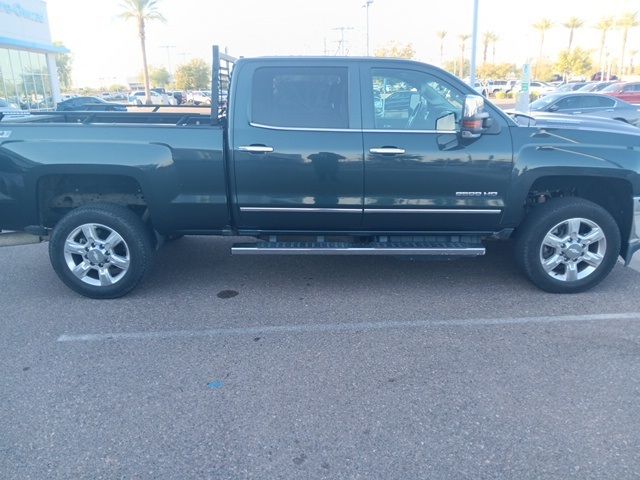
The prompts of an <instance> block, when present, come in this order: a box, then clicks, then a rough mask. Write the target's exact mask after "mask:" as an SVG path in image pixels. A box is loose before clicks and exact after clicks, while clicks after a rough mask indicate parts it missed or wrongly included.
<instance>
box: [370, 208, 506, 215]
mask: <svg viewBox="0 0 640 480" xmlns="http://www.w3.org/2000/svg"><path fill="white" fill-rule="evenodd" d="M364 213H480V214H489V215H497V214H499V213H502V210H501V209H492V208H365V209H364Z"/></svg>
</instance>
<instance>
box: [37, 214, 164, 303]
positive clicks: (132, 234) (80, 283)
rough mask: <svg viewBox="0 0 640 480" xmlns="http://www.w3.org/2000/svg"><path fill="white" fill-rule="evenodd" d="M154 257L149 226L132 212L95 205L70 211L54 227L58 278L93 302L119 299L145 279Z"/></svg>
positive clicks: (53, 258)
mask: <svg viewBox="0 0 640 480" xmlns="http://www.w3.org/2000/svg"><path fill="white" fill-rule="evenodd" d="M152 257H153V245H152V241H151V235H150V233H149V230H148V228H147V226H146V225H145V224H144V223H143V222H142V220H141V219H140V218H139V217H138V216H137V215H136V214H135V213H133V212H132V211H131V210H129V209H128V208H126V207H122V206H118V205H112V204H92V205H87V206H84V207H79V208H76V209H74V210H72V211H71V212H69V213H68V214H67V215H66V216H65V217H64V218H62V220H60V222H58V224H57V225H56V226H55V228H54V229H53V233H52V235H51V240H50V242H49V258H50V259H51V264H52V265H53V269H54V270H55V272H56V273H57V274H58V277H60V279H61V280H62V281H63V282H64V283H65V285H67V286H68V287H69V288H71V289H72V290H75V291H76V292H78V293H80V294H81V295H84V296H86V297H91V298H100V299H104V298H117V297H121V296H123V295H125V294H127V293H129V292H130V291H131V290H132V289H133V288H134V287H135V286H136V285H137V284H138V283H139V282H140V280H142V277H143V276H144V274H145V272H146V271H147V270H148V269H149V266H150V264H151V260H152Z"/></svg>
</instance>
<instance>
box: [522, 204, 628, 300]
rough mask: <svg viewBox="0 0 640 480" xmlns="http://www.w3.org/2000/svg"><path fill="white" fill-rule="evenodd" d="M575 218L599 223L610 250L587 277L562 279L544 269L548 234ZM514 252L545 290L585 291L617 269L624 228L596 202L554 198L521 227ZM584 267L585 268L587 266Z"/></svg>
mask: <svg viewBox="0 0 640 480" xmlns="http://www.w3.org/2000/svg"><path fill="white" fill-rule="evenodd" d="M571 218H583V219H587V220H590V221H592V222H594V223H595V224H597V226H598V227H600V229H601V230H602V232H603V233H604V238H605V240H606V248H603V250H604V254H603V256H602V261H601V263H600V264H599V265H598V266H597V267H596V268H595V270H594V271H593V272H592V273H590V274H589V275H587V276H586V277H585V278H581V279H578V280H573V281H569V280H558V279H556V278H553V277H552V276H551V275H550V274H548V273H547V272H546V271H545V269H544V268H543V265H542V261H541V258H540V257H541V248H542V246H543V241H544V239H545V236H546V235H547V233H549V232H550V231H551V229H552V228H554V226H556V225H558V224H560V223H562V222H564V221H566V220H569V219H571ZM514 253H515V257H516V258H515V259H516V263H517V265H518V266H519V267H520V269H521V270H522V271H523V273H524V274H525V275H526V276H527V277H528V278H529V280H531V282H532V283H534V284H535V285H536V286H538V287H539V288H541V289H542V290H545V291H547V292H551V293H578V292H583V291H585V290H588V289H590V288H592V287H594V286H596V285H597V284H598V283H600V282H601V281H602V280H603V279H604V278H605V277H606V276H607V275H608V274H609V273H610V272H611V270H612V269H613V267H614V266H615V264H616V262H617V260H618V255H619V253H620V229H619V228H618V225H617V223H616V221H615V220H614V218H613V217H612V216H611V214H610V213H609V212H607V211H606V210H605V209H604V208H602V207H601V206H599V205H597V204H595V203H593V202H590V201H588V200H585V199H582V198H557V199H552V200H549V201H548V202H545V203H542V204H540V205H537V206H536V207H535V208H534V209H533V210H532V211H531V213H530V214H529V215H528V216H527V218H526V219H525V220H524V222H523V223H522V225H521V226H520V227H519V228H518V231H517V234H516V241H515V245H514ZM578 261H579V260H578ZM580 265H582V268H584V266H586V264H580ZM559 268H560V269H561V270H562V268H564V267H559ZM576 268H580V267H579V266H577V267H576Z"/></svg>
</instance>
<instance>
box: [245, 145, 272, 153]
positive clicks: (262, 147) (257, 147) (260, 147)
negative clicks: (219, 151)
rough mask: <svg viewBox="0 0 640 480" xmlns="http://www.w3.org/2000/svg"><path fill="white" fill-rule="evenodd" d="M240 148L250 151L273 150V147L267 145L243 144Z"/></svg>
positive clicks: (263, 151)
mask: <svg viewBox="0 0 640 480" xmlns="http://www.w3.org/2000/svg"><path fill="white" fill-rule="evenodd" d="M238 150H240V151H241V152H249V153H271V152H273V147H267V146H266V145H243V146H241V147H238Z"/></svg>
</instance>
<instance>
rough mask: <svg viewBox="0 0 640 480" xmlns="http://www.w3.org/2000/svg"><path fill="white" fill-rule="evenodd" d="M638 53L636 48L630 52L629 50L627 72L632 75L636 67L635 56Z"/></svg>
mask: <svg viewBox="0 0 640 480" xmlns="http://www.w3.org/2000/svg"><path fill="white" fill-rule="evenodd" d="M638 53H639V52H638V50H631V52H629V57H630V58H629V73H630V74H632V75H633V73H634V71H635V69H636V57H637V56H638Z"/></svg>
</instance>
